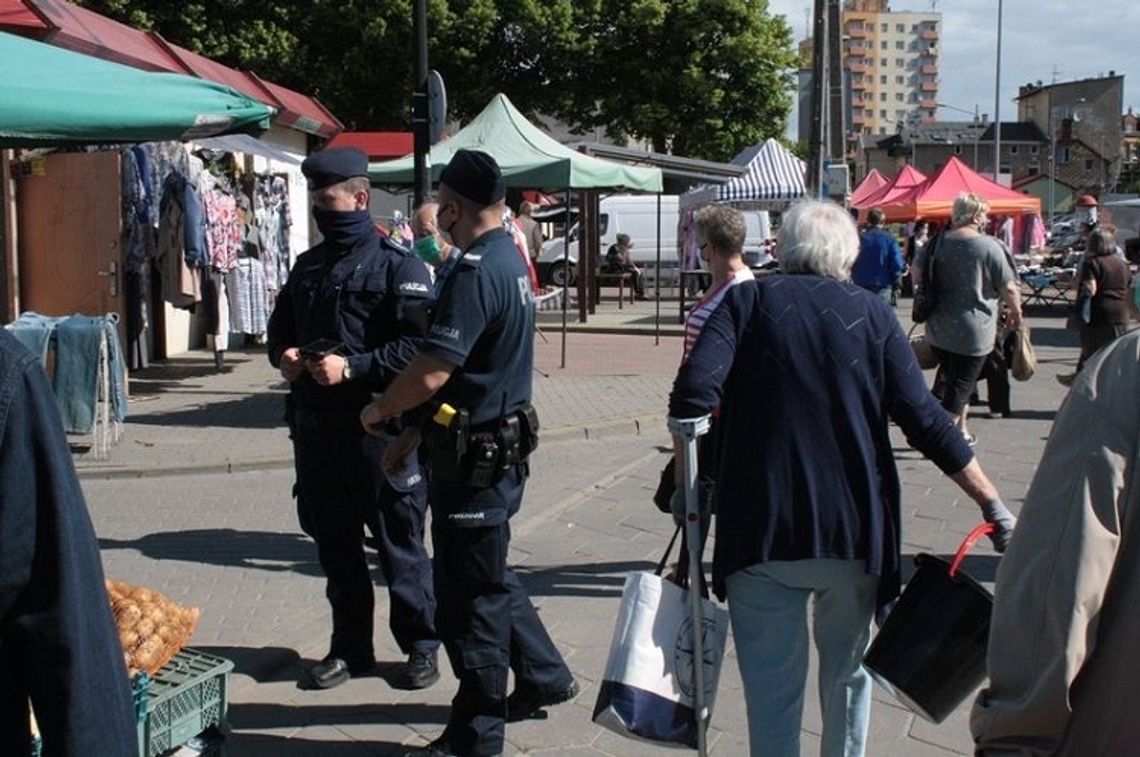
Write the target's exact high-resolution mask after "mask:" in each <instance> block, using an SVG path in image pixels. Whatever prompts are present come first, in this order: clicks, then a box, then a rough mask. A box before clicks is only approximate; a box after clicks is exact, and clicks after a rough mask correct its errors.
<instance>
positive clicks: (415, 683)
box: [399, 649, 439, 689]
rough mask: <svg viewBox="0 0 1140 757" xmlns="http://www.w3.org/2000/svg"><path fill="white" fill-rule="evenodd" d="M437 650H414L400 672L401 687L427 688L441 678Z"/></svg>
mask: <svg viewBox="0 0 1140 757" xmlns="http://www.w3.org/2000/svg"><path fill="white" fill-rule="evenodd" d="M436 660H437V653H436V650H434V649H433V650H432V651H430V652H412V653H411V654H410V655H408V662H407V664H406V665H404V669H403V671H401V673H400V680H399V683H400V688H401V689H426V688H427V687H428V686H431V685H432V684H433V683H435V682H436V681H438V680H439V665H438V663H437V662H436Z"/></svg>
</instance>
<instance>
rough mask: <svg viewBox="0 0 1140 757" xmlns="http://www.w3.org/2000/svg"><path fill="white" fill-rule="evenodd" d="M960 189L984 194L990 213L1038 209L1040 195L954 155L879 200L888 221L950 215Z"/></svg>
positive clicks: (1010, 213) (1028, 211) (1006, 213)
mask: <svg viewBox="0 0 1140 757" xmlns="http://www.w3.org/2000/svg"><path fill="white" fill-rule="evenodd" d="M962 192H972V193H973V194H976V195H979V196H980V197H982V198H984V199H985V200H986V202H988V203H989V205H990V213H991V214H1001V215H1016V214H1019V213H1038V214H1040V213H1041V200H1040V198H1037V197H1033V196H1032V195H1027V194H1022V193H1021V192H1018V191H1016V190H1013V189H1009V188H1008V187H1003V186H1002V185H1001V184H998V183H996V182H993V181H990V180H989V179H987V178H986V177H984V176H982V175H981V174H978V173H976V172H974V171H973V170H972V169H971V168H970V167H969V166H967V165H966V164H965V163H963V162H962V161H961V160H959V159H958V158H956V157H953V156H951V158H950V159H949V160H947V161H946V164H945V165H943V166H942V168H940V169H938V172H937V173H935V174H934V176H932V177H930V178H929V179H927V181H926V182H924V183H923V184H922V185H920V186H917V187H914V189H913V190H912V191H911V192H909V193H907V194H905V195H902V196H898V197H896V198H894V199H893V200H892V201H891V202H889V203H880V204H881V205H882V206H883V210H885V211H886V213H887V220H888V221H910V220H913V219H915V218H949V217H950V213H951V210H952V208H953V207H954V198H956V197H957V196H958V195H959V194H961V193H962Z"/></svg>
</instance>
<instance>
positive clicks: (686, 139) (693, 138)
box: [560, 0, 796, 159]
mask: <svg viewBox="0 0 1140 757" xmlns="http://www.w3.org/2000/svg"><path fill="white" fill-rule="evenodd" d="M575 7H576V8H577V9H578V10H579V13H580V17H581V18H582V21H583V22H584V23H582V25H581V26H580V28H582V29H583V30H584V31H585V33H587V34H589V36H590V44H589V45H588V48H587V49H588V55H589V57H590V59H591V61H590V67H589V76H588V78H585V79H582V80H580V81H579V82H578V83H577V85H578V86H575V87H573V88H572V92H573V96H572V98H571V99H570V101H569V102H568V103H566V106H565V107H564V108H563V109H562V111H561V112H560V115H561V116H562V117H564V118H566V119H567V120H568V121H570V122H571V123H573V124H575V125H576V126H579V127H581V128H592V127H596V126H601V127H604V128H606V129H607V131H608V132H609V133H610V134H611V135H614V136H625V135H629V136H633V137H637V138H642V139H647V140H649V141H650V143H651V144H652V145H653V148H654V149H655V150H658V151H662V152H664V151H671V152H673V153H676V154H680V155H692V156H698V157H705V158H709V159H726V158H728V157H730V156H732V155H734V154H735V153H737V152H739V151H740V150H741V149H743V148H744V147H747V146H748V145H750V144H754V143H756V142H758V141H760V140H762V139H765V138H767V137H780V136H781V135H782V134H783V132H784V128H785V125H786V120H787V115H788V112H789V110H790V108H791V97H790V94H789V92H790V90H791V87H792V78H791V77H792V74H791V72H792V70H793V69H794V67H795V65H796V57H795V53H794V51H793V49H792V44H791V30H790V28H789V27H788V26H787V24H786V23H785V22H784V20H783V19H782V18H779V17H777V18H773V17H772V16H770V15H769V14H768V10H767V9H768V4H767V1H766V0H595V1H594V2H589V3H581V4H578V3H575Z"/></svg>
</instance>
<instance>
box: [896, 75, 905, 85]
mask: <svg viewBox="0 0 1140 757" xmlns="http://www.w3.org/2000/svg"><path fill="white" fill-rule="evenodd" d="M895 84H906V77H905V76H902V75H899V76H896V77H895Z"/></svg>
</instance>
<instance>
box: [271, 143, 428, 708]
mask: <svg viewBox="0 0 1140 757" xmlns="http://www.w3.org/2000/svg"><path fill="white" fill-rule="evenodd" d="M301 170H302V172H303V173H304V174H305V176H306V178H307V179H308V182H309V190H310V199H311V202H312V206H313V218H314V219H315V220H316V223H317V228H318V229H319V230H320V232H321V234H322V235H323V237H324V240H323V241H322V242H321V243H320V244H318V245H317V246H316V247H313V248H312V249H310V250H308V251H307V252H305V253H304V254H302V255H301V256H300V257H298V258H297V263H296V265H295V266H294V267H293V270H292V272H291V273H290V276H289V280H288V282H287V283H286V284H285V286H284V287H283V288H282V290H281V292H280V294H279V295H278V297H277V302H276V306H275V307H274V310H273V315H272V317H271V318H270V320H269V338H268V347H269V361H270V362H271V363H272V364H273V365H274V366H275V367H277V368H279V369H280V371H281V375H283V376H284V377H285V378H286V380H288V381H289V395H288V397H287V398H286V420H287V421H288V423H289V428H290V432H291V435H292V439H293V450H294V456H295V464H296V471H297V483H296V486H295V487H294V493H295V495H296V497H297V511H298V514H299V516H300V521H301V528H302V529H303V530H304V531H305V533H307V534H309V535H310V536H311V537H313V539H314V540H315V541H316V543H317V554H318V557H319V560H320V564H321V568H322V569H323V570H324V573H325V578H326V579H327V584H326V592H325V593H326V596H327V597H328V600H329V603H330V604H331V605H332V616H333V630H332V641H331V643H330V646H329V652H328V656H327V657H325V659H324V660H322V661H321V662H320V663H318V664H317V665H315V666H313V667H312V668H311V669H310V671H309V677H310V680H309V681H308V683H310V684H311V685H312V686H315V687H317V688H332V687H333V686H338V685H340V684H342V683H344V682H345V681H347V680H348V679H349V677H351V676H354V675H362V674H365V673H368V672H370V671H371V670H373V668H374V666H375V664H376V658H375V656H374V651H373V644H372V631H373V608H374V602H375V599H374V596H373V589H372V582H371V579H370V577H369V573H368V564H367V562H366V560H365V555H364V547H363V542H362V538H363V535H364V526H365V524H367V525H368V527H369V528H370V530H372V531H373V533H374V536H375V537H376V541H377V549H378V552H379V557H380V566H381V569H382V570H383V573H384V579H385V582H386V583H387V585H388V594H389V598H390V602H391V612H390V626H391V630H392V635H393V636H394V637H395V638H396V641H397V643H398V644H399V645H400V649H401V650H402V651H403V652H404V653H405V654H407V655H408V661H407V665H406V666H405V667H404V669H403V671H402V674H401V679H402V680H401V681H400V682H399V683H400V685H402V686H403V687H405V688H424V687H426V686H430V685H431V684H433V683H435V681H436V680H438V678H439V672H438V669H437V664H436V654H437V649H438V647H439V638H438V635H437V634H436V632H435V597H434V591H433V586H432V578H431V562H430V558H429V557H428V555H427V552H426V550H425V549H424V543H423V530H424V517H425V514H426V511H427V491H426V488H427V487H426V482H425V481H424V479H423V476H422V475H420V474H419V472H418V471H419V468H418V466H417V465H416V464H415V462H414V460H413V461H412V462H411V464H410V465H409V466H408V468H407V469H406V470H405V471H403V475H400V476H393V477H391V478H389V477H387V476H385V475H384V473H383V471H382V470H381V469H380V457H381V449H380V443H381V440H379V439H377V438H375V437H370V436H368V435H366V434H364V433H363V432H362V431H361V428H360V422H359V420H358V416H359V413H360V410H361V408H362V407H364V406H365V405H366V404H367V403H368V402H369V400H370V399H371V396H372V392H373V391H380V390H382V389H384V387H385V386H387V384H388V382H389V381H391V380H392V378H393V377H394V376H395V375H396V374H397V373H398V372H399V371H400V370H401V369H402V368H404V367H405V366H406V365H407V364H408V361H409V360H410V359H411V357H412V356H413V355H414V354H415V352H416V349H417V347H418V345H419V338H420V337H421V336H422V333H420V334H417V333H416V330H415V328H414V327H413V326H412V325H411V323H410V321H409V320H408V319H407V318H406V313H407V312H408V311H409V310H410V309H411V308H413V307H414V306H416V305H419V304H421V303H422V302H423V301H425V300H426V299H427V298H428V297H429V296H430V289H431V279H430V276H429V274H428V271H427V269H426V268H425V267H424V265H423V264H422V263H421V262H420V261H418V260H417V259H416V258H415V257H413V256H412V255H411V254H409V253H408V252H407V251H405V250H404V249H403V248H401V247H398V246H396V245H394V244H392V243H390V242H389V241H388V240H386V239H384V238H383V237H381V236H380V234H379V233H378V232H377V231H376V228H375V226H374V225H373V222H372V217H371V215H370V213H369V212H368V196H369V184H368V179H367V176H366V173H367V170H368V158H367V156H366V155H365V154H364V153H363V152H361V151H360V150H357V149H354V148H334V149H327V150H322V151H320V152H317V153H314V154H313V155H310V156H309V157H308V158H306V159H305V161H304V163H302V164H301Z"/></svg>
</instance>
